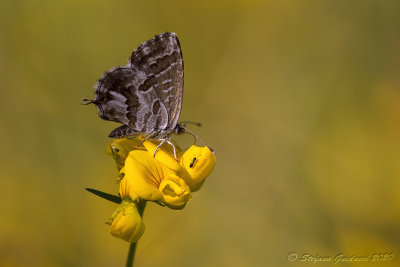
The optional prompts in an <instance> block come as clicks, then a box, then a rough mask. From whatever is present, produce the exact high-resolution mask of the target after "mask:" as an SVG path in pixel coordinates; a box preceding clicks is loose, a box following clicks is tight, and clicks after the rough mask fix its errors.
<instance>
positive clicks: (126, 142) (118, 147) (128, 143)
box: [106, 138, 144, 170]
mask: <svg viewBox="0 0 400 267" xmlns="http://www.w3.org/2000/svg"><path fill="white" fill-rule="evenodd" d="M140 141H141V139H140V138H132V139H131V138H119V139H113V140H112V141H110V142H109V143H108V145H107V146H106V153H107V154H109V155H112V156H113V158H114V160H115V163H116V164H117V168H118V170H120V169H121V168H122V167H123V166H124V163H125V159H126V157H127V156H128V153H129V152H130V151H132V150H133V149H135V150H136V149H141V150H144V147H143V146H139V143H140Z"/></svg>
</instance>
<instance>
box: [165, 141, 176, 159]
mask: <svg viewBox="0 0 400 267" xmlns="http://www.w3.org/2000/svg"><path fill="white" fill-rule="evenodd" d="M165 142H167V143H168V144H169V145H170V146H172V148H173V149H174V157H175V160H176V161H177V159H176V150H175V146H174V144H173V143H171V142H170V141H168V140H165Z"/></svg>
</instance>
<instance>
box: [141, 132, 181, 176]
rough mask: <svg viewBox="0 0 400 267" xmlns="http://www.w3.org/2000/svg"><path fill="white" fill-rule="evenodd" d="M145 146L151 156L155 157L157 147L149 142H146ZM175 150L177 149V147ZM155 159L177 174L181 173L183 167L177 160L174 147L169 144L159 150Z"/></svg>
mask: <svg viewBox="0 0 400 267" xmlns="http://www.w3.org/2000/svg"><path fill="white" fill-rule="evenodd" d="M143 145H144V146H145V147H146V149H147V151H148V152H149V153H150V154H151V156H154V151H156V148H157V145H156V144H155V143H153V142H151V141H148V140H147V141H145V142H144V143H143ZM175 148H176V149H177V147H176V146H175ZM177 152H179V151H177ZM154 158H155V159H156V160H158V161H159V162H160V163H161V164H163V165H164V166H166V167H168V168H170V169H171V170H173V171H175V172H179V171H181V170H182V167H181V165H179V163H178V162H177V161H176V160H175V157H174V152H173V149H172V147H171V146H170V145H169V144H167V143H164V144H163V145H162V146H161V147H159V148H158V150H157V153H156V154H155V156H154Z"/></svg>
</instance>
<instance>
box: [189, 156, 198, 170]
mask: <svg viewBox="0 0 400 267" xmlns="http://www.w3.org/2000/svg"><path fill="white" fill-rule="evenodd" d="M196 160H197V158H194V159H192V162H190V165H189V167H190V168H193V165H194V163H195V162H196Z"/></svg>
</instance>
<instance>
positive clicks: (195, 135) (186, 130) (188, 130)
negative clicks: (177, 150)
mask: <svg viewBox="0 0 400 267" xmlns="http://www.w3.org/2000/svg"><path fill="white" fill-rule="evenodd" d="M182 127H183V128H184V129H185V132H188V133H189V134H191V135H193V136H194V137H195V138H196V139H198V140H199V141H200V142H201V143H202V144H203V145H204V146H206V147H208V149H210V151H211V152H212V153H214V154H215V152H214V150H213V149H212V148H211V147H209V146H208V145H207V144H206V143H205V142H204V141H203V139H201V138H200V136H198V135H197V134H195V133H194V132H192V131H191V130H190V129H188V128H186V127H185V126H182Z"/></svg>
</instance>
